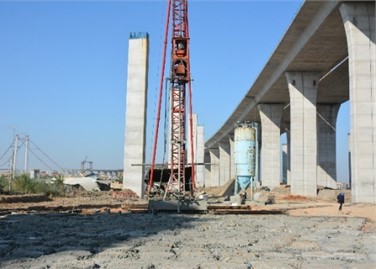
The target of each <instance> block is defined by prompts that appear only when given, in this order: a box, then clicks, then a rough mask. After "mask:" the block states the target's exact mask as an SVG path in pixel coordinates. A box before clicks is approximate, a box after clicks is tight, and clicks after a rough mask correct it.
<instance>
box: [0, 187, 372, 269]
mask: <svg viewBox="0 0 376 269" xmlns="http://www.w3.org/2000/svg"><path fill="white" fill-rule="evenodd" d="M337 193H338V191H335V190H322V191H320V193H319V194H318V196H317V197H314V198H306V197H301V196H291V195H289V190H288V189H285V188H281V189H278V190H272V191H269V192H263V191H260V192H258V193H257V195H256V194H255V196H257V197H258V201H247V202H246V203H249V204H250V206H251V207H252V210H253V211H254V212H256V211H262V212H263V214H252V213H251V214H224V215H217V214H213V213H210V212H209V213H207V214H177V213H175V212H173V213H164V212H158V213H156V214H152V213H129V212H127V210H126V208H127V207H126V205H127V204H128V205H129V204H141V203H142V201H138V200H135V199H132V200H131V201H130V200H124V199H116V198H114V196H113V195H112V194H111V193H86V194H81V195H77V196H76V197H70V198H53V199H50V200H48V201H45V200H47V199H44V201H43V199H40V200H39V201H38V202H35V199H34V198H33V199H34V202H18V203H15V202H12V203H9V202H4V200H1V196H0V268H5V269H10V268H12V269H13V268H16V269H17V268H35V269H37V268H38V269H42V268H46V269H47V268H56V269H58V268H61V269H68V268H69V269H70V268H85V269H89V268H111V269H112V268H115V269H116V268H210V269H211V268H244V269H245V268H248V269H249V268H376V205H371V204H353V203H351V199H350V195H349V193H346V198H347V200H346V202H345V204H344V207H343V209H342V211H339V210H338V204H337V203H336V201H335V197H336V194H337ZM207 194H208V195H209V198H210V199H209V201H212V202H223V199H224V197H223V196H220V195H218V194H220V191H218V190H207ZM270 196H273V198H274V199H275V203H274V204H269V205H265V203H264V202H265V201H266V200H267V199H268V197H270ZM276 210H280V212H282V213H281V214H272V212H276ZM268 211H270V214H268Z"/></svg>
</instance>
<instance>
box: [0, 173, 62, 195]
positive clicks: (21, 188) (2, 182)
mask: <svg viewBox="0 0 376 269" xmlns="http://www.w3.org/2000/svg"><path fill="white" fill-rule="evenodd" d="M8 180H9V179H8V178H7V177H4V176H2V177H0V189H2V190H4V191H7V190H8V187H9V181H8ZM10 187H11V192H14V193H23V194H30V193H44V194H46V195H53V196H62V195H64V193H65V187H64V184H63V179H62V177H58V178H57V179H56V180H53V181H52V180H51V181H49V182H48V180H47V181H46V180H44V179H43V180H40V179H31V178H30V177H29V175H27V174H22V175H17V176H16V177H15V178H14V179H12V180H11V186H10Z"/></svg>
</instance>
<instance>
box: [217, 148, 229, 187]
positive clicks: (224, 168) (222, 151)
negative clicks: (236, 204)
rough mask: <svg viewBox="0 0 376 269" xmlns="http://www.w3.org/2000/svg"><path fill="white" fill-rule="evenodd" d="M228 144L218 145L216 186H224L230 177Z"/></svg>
mask: <svg viewBox="0 0 376 269" xmlns="http://www.w3.org/2000/svg"><path fill="white" fill-rule="evenodd" d="M230 154H231V152H230V142H227V143H224V142H222V143H219V181H218V185H217V186H222V185H224V184H225V183H226V182H227V181H229V180H230V175H231V155H230Z"/></svg>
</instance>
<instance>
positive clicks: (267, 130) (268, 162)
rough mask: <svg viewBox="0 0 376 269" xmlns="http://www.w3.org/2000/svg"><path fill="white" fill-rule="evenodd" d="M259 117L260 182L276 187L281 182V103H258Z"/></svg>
mask: <svg viewBox="0 0 376 269" xmlns="http://www.w3.org/2000/svg"><path fill="white" fill-rule="evenodd" d="M258 109H259V111H260V117H261V144H262V146H261V183H262V185H263V186H268V187H272V188H273V187H277V186H279V185H280V183H281V129H280V127H281V117H282V109H283V105H282V104H259V105H258Z"/></svg>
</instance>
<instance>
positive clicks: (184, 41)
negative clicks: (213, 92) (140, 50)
mask: <svg viewBox="0 0 376 269" xmlns="http://www.w3.org/2000/svg"><path fill="white" fill-rule="evenodd" d="M169 5H171V6H169V7H168V11H169V12H168V14H167V19H166V22H168V18H169V17H170V16H171V20H172V37H171V69H170V125H171V126H170V128H171V129H170V160H169V168H170V169H171V173H170V179H169V182H168V186H167V191H171V190H178V191H179V192H185V191H188V190H187V189H186V187H187V186H189V190H190V191H191V192H193V190H194V186H195V183H194V182H195V180H194V179H195V170H194V150H193V149H194V147H193V144H194V140H193V123H192V100H191V96H192V92H191V73H190V58H189V31H188V1H187V0H170V1H169ZM170 12H171V14H170ZM166 31H168V25H166ZM165 36H166V32H165ZM164 62H165V61H164V60H163V66H162V69H164ZM161 81H163V77H162V78H161ZM187 89H188V94H187ZM161 94H162V86H161V89H160V96H161ZM187 95H188V110H187V104H186V97H187ZM159 110H160V105H159ZM187 112H189V124H190V140H191V143H190V145H191V161H192V164H191V168H192V170H191V171H192V172H191V181H190V182H186V174H185V168H186V165H187V156H186V155H187V154H186V142H187V137H186V124H187V122H186V117H187ZM159 113H160V112H158V115H160V114H159ZM156 133H157V132H156ZM156 144H157V142H156V139H155V141H154V149H153V156H155V149H156ZM153 169H154V158H153V160H152V168H151V174H150V175H151V176H150V180H149V191H150V188H151V186H152V184H153V175H152V174H153ZM186 183H189V184H188V185H187V184H186Z"/></svg>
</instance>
